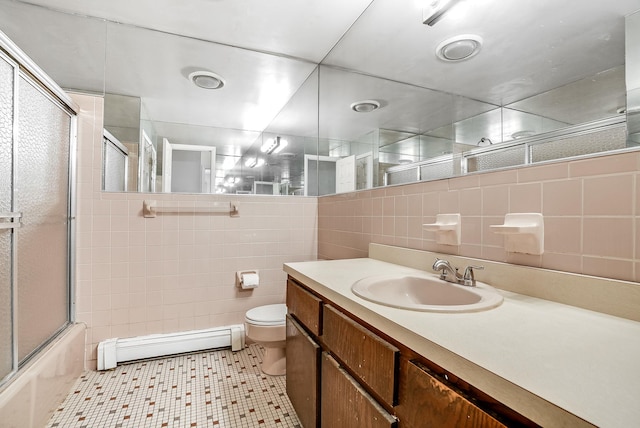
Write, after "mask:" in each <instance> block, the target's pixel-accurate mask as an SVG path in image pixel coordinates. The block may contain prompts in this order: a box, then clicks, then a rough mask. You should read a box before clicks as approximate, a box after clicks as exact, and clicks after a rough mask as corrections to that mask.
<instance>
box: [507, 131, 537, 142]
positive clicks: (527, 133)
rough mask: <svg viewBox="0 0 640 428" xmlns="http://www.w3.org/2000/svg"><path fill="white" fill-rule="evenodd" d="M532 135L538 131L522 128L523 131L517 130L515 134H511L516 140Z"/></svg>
mask: <svg viewBox="0 0 640 428" xmlns="http://www.w3.org/2000/svg"><path fill="white" fill-rule="evenodd" d="M532 135H536V131H531V130H528V129H525V130H522V131H516V132H514V133H513V134H511V138H513V139H514V140H517V139H520V138H526V137H531V136H532Z"/></svg>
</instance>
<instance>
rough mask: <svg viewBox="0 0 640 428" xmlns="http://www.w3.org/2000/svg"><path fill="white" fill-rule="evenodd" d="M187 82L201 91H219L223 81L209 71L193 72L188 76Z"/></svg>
mask: <svg viewBox="0 0 640 428" xmlns="http://www.w3.org/2000/svg"><path fill="white" fill-rule="evenodd" d="M189 80H191V81H192V82H193V84H194V85H196V86H197V87H199V88H202V89H220V88H222V87H223V86H224V79H223V78H222V77H220V76H218V75H217V74H216V73H212V72H210V71H194V72H193V73H191V74H189Z"/></svg>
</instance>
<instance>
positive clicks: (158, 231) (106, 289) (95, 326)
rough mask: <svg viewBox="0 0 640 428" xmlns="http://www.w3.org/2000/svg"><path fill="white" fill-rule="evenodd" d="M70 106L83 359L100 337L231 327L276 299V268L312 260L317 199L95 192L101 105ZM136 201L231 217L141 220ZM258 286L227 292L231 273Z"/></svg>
mask: <svg viewBox="0 0 640 428" xmlns="http://www.w3.org/2000/svg"><path fill="white" fill-rule="evenodd" d="M73 99H74V101H75V102H76V103H77V104H78V105H79V106H80V108H81V112H80V115H79V120H78V177H77V186H78V189H77V195H78V197H77V216H76V217H77V223H76V258H77V262H76V292H75V296H76V299H75V318H76V321H78V322H84V323H86V324H87V326H88V330H87V332H88V333H87V334H88V336H87V361H88V367H89V368H95V366H96V348H97V344H98V343H99V342H101V341H102V340H105V339H108V338H114V337H121V338H122V337H131V336H138V335H146V334H156V333H168V332H175V331H183V330H192V329H204V328H208V327H215V326H222V325H229V324H238V323H243V322H244V314H245V312H246V311H247V310H248V309H250V308H252V307H255V306H259V305H264V304H270V303H281V302H284V298H285V282H286V281H285V279H286V275H285V273H284V272H283V270H282V264H283V263H285V262H292V261H302V260H313V259H315V258H316V254H317V240H316V233H317V225H316V219H317V198H304V197H286V196H249V195H241V196H235V197H231V196H218V195H177V194H174V195H169V194H164V195H163V194H155V195H149V194H146V195H145V194H139V193H105V192H102V191H101V190H100V183H101V144H102V137H101V135H102V109H103V100H102V98H100V97H95V96H90V95H79V94H73ZM144 199H155V200H158V201H161V202H163V201H170V202H171V204H178V205H179V206H181V207H185V208H188V207H196V206H203V205H205V206H206V205H207V204H209V203H211V202H215V201H238V202H239V212H240V215H239V216H238V217H230V216H228V215H224V214H222V215H221V214H213V215H211V214H204V213H179V214H159V215H158V216H157V217H156V218H144V217H143V216H142V203H143V200H144ZM254 269H258V270H259V271H260V286H259V287H258V288H256V289H254V290H251V291H243V290H239V289H238V288H236V287H235V272H236V271H237V270H254Z"/></svg>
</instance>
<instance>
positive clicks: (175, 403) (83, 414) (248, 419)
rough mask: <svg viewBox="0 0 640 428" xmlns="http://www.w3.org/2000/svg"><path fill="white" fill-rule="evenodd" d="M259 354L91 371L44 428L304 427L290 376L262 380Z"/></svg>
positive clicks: (253, 350) (226, 353) (206, 355)
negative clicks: (293, 401)
mask: <svg viewBox="0 0 640 428" xmlns="http://www.w3.org/2000/svg"><path fill="white" fill-rule="evenodd" d="M262 355H263V349H262V348H261V347H259V346H257V345H250V346H248V347H246V348H245V349H244V350H242V351H240V352H231V350H220V351H209V352H200V353H194V354H188V355H178V356H172V357H165V358H158V359H154V360H147V361H141V362H136V363H131V364H125V365H120V366H118V367H116V368H115V369H113V370H108V371H102V372H87V373H85V374H84V375H83V376H82V377H80V379H78V381H77V382H76V383H75V385H74V387H73V389H72V391H71V393H70V394H69V396H68V397H67V398H66V399H65V400H64V402H63V403H62V404H61V405H60V407H59V408H58V410H57V411H56V412H55V413H54V414H53V416H52V417H51V419H50V420H49V423H48V424H47V428H54V427H61V428H62V427H64V428H68V427H74V428H83V427H86V428H93V427H101V428H102V427H112V428H119V427H122V428H125V427H133V428H138V427H213V428H244V427H247V428H250V427H261V428H266V427H283V428H284V427H292V428H301V426H300V423H299V421H298V418H297V416H296V414H295V412H294V410H293V408H292V407H291V403H290V402H289V398H288V397H287V395H286V393H285V377H284V376H278V377H271V376H266V375H264V374H263V373H262V372H261V371H260V361H261V360H262Z"/></svg>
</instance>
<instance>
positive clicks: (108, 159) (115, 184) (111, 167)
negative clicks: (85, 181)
mask: <svg viewBox="0 0 640 428" xmlns="http://www.w3.org/2000/svg"><path fill="white" fill-rule="evenodd" d="M103 143H104V159H103V160H104V166H103V168H102V170H103V174H104V176H103V183H102V187H103V188H104V190H106V191H108V192H125V191H126V190H127V181H126V179H127V154H126V153H123V152H122V150H120V149H119V148H117V147H116V146H115V145H114V144H113V143H112V142H111V141H109V140H107V139H106V138H105V139H104V140H103Z"/></svg>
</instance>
